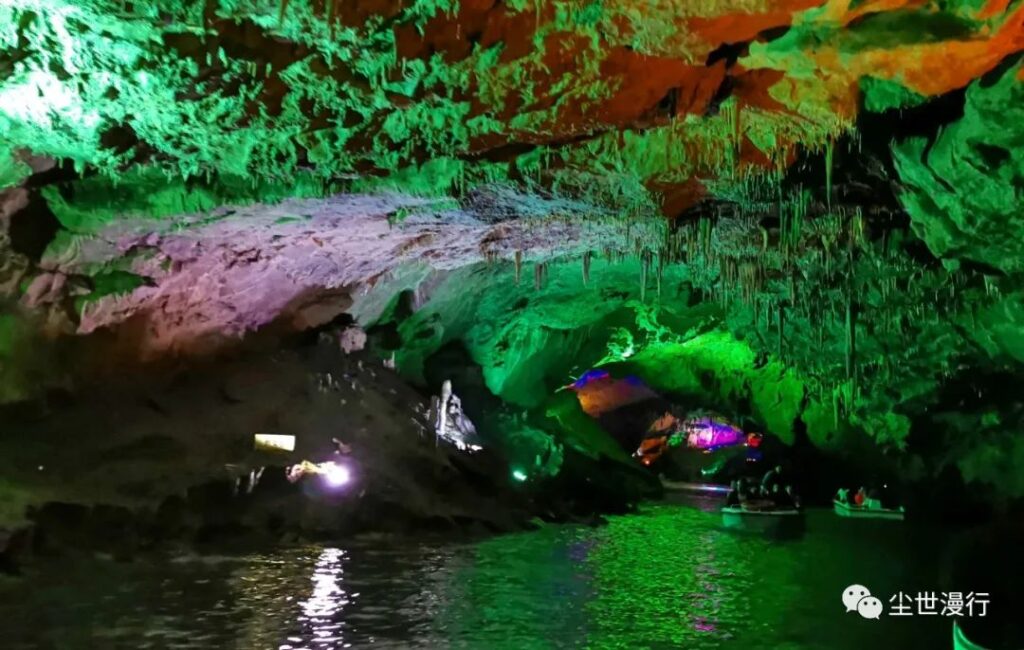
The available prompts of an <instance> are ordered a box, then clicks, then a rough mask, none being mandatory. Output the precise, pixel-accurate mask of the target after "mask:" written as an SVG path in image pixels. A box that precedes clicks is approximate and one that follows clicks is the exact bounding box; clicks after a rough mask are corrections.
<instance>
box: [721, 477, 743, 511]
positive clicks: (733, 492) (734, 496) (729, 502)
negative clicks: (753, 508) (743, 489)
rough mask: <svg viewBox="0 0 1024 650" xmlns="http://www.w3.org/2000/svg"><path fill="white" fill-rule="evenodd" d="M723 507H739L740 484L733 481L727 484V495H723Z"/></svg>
mask: <svg viewBox="0 0 1024 650" xmlns="http://www.w3.org/2000/svg"><path fill="white" fill-rule="evenodd" d="M725 507H727V508H738V507H740V482H739V481H733V482H732V483H730V484H729V494H727V495H725Z"/></svg>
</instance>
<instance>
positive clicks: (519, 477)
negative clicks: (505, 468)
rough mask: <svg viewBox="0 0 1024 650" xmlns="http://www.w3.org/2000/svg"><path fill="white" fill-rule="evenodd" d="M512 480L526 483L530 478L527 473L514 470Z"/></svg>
mask: <svg viewBox="0 0 1024 650" xmlns="http://www.w3.org/2000/svg"><path fill="white" fill-rule="evenodd" d="M512 478H514V479H515V480H517V481H525V480H526V479H527V478H529V477H528V476H527V475H526V472H524V471H523V470H521V469H514V470H512Z"/></svg>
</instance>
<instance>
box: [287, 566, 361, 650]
mask: <svg viewBox="0 0 1024 650" xmlns="http://www.w3.org/2000/svg"><path fill="white" fill-rule="evenodd" d="M344 561H345V551H343V550H341V549H338V548H325V549H324V550H323V551H322V552H321V553H320V557H318V558H317V560H316V565H315V566H314V568H313V577H312V581H313V593H312V594H311V595H310V597H309V598H308V599H306V600H304V601H302V602H301V603H299V606H300V608H301V610H302V613H301V614H300V615H299V617H298V621H299V623H300V624H301V626H302V629H303V632H304V635H303V636H300V637H289V638H288V643H284V644H282V645H280V646H279V650H308V646H305V645H301V644H302V643H303V642H304V641H309V642H311V643H312V644H313V645H315V646H317V647H318V648H323V649H324V650H334V649H335V648H350V647H352V644H350V643H344V639H343V636H344V632H343V630H342V622H341V621H343V620H344V616H343V615H342V610H343V609H344V608H345V606H346V605H348V604H349V602H351V601H350V599H349V596H348V595H347V594H346V593H345V590H344V589H343V588H342V583H343V580H344V573H345V569H344ZM356 596H357V594H353V596H352V597H353V598H355V597H356ZM293 643H294V644H300V645H292V644H293Z"/></svg>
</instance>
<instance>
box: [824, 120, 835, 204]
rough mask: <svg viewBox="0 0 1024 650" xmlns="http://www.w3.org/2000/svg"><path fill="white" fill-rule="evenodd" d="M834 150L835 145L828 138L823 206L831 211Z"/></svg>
mask: <svg viewBox="0 0 1024 650" xmlns="http://www.w3.org/2000/svg"><path fill="white" fill-rule="evenodd" d="M834 150H835V143H834V142H833V140H832V138H831V137H829V139H828V142H826V143H825V204H826V205H827V206H828V209H829V210H831V209H832V154H833V151H834Z"/></svg>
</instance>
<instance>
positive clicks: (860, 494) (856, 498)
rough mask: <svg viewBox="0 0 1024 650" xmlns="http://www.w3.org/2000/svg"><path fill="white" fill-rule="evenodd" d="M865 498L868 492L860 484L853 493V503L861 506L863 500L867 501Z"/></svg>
mask: <svg viewBox="0 0 1024 650" xmlns="http://www.w3.org/2000/svg"><path fill="white" fill-rule="evenodd" d="M867 498H868V492H867V490H865V489H864V487H863V486H862V487H861V488H860V489H859V490H857V494H855V495H853V505H855V506H863V505H864V502H865V501H867Z"/></svg>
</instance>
